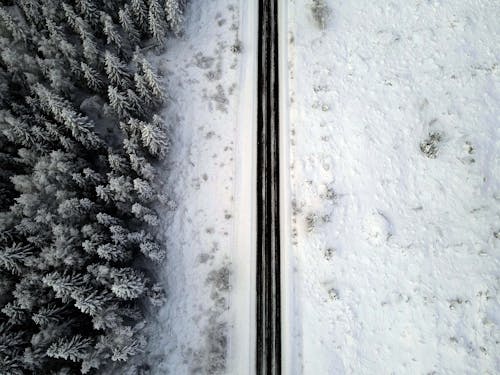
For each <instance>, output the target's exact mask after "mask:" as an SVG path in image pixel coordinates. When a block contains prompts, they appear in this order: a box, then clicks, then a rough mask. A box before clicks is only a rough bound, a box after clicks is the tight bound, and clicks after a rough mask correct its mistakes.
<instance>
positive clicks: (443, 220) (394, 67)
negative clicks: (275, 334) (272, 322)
mask: <svg viewBox="0 0 500 375" xmlns="http://www.w3.org/2000/svg"><path fill="white" fill-rule="evenodd" d="M312 3H313V2H312V1H309V0H295V1H290V2H282V6H283V7H284V8H285V10H284V11H283V12H284V14H285V16H287V20H288V24H287V26H286V30H287V32H288V35H287V39H288V42H287V51H286V53H287V55H288V68H287V71H288V76H287V77H286V80H285V82H282V83H283V84H284V85H288V86H289V96H288V97H286V98H285V101H286V102H287V103H288V106H289V107H288V110H289V113H288V115H289V117H290V123H289V133H288V136H289V139H290V142H291V144H290V154H289V158H290V170H289V171H290V182H291V191H289V192H288V193H287V194H288V199H289V201H288V203H289V205H290V207H291V210H292V212H293V213H292V220H291V225H290V228H289V229H290V232H291V238H290V242H291V244H292V245H291V248H289V249H285V251H291V258H292V260H291V261H290V262H291V266H290V267H289V268H287V271H286V272H287V273H286V275H285V278H287V279H288V280H289V281H290V282H291V285H289V286H287V293H288V295H287V296H286V297H285V298H287V299H288V302H287V305H286V306H290V307H291V308H293V312H292V313H290V312H288V313H287V314H289V317H290V318H289V320H287V321H286V322H285V323H286V327H285V331H286V332H289V333H288V337H287V338H286V340H287V341H291V342H292V344H290V346H289V348H287V352H286V353H285V354H286V358H287V365H286V366H287V368H289V369H290V370H291V371H290V372H289V373H290V374H291V373H297V374H315V375H316V374H498V373H499V372H500V359H499V358H500V357H499V353H500V348H499V341H500V329H499V323H500V306H499V293H500V290H499V280H500V267H499V265H500V246H499V245H500V242H499V241H500V239H499V237H500V235H499V230H500V221H499V214H500V163H499V157H500V137H499V127H498V125H499V120H500V105H499V103H500V76H499V67H498V61H499V58H500V48H499V45H500V44H499V41H500V28H499V26H498V19H499V18H500V3H499V2H496V1H475V0H474V1H473V0H460V1H459V0H454V1H451V0H428V1H427V0H426V1H423V0H411V1H390V0H380V1H376V2H373V1H369V0H355V1H349V0H339V1H337V0H335V1H334V0H328V1H324V2H323V3H324V4H326V5H327V6H328V7H329V13H328V17H327V18H326V20H323V19H322V21H321V25H318V22H317V21H315V16H313V12H312V10H311V4H312ZM316 3H317V2H316ZM285 242H286V241H285Z"/></svg>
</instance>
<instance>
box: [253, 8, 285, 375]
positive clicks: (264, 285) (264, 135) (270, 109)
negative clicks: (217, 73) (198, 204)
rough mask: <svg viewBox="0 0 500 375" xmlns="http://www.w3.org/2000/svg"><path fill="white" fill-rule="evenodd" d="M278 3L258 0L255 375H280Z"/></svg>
mask: <svg viewBox="0 0 500 375" xmlns="http://www.w3.org/2000/svg"><path fill="white" fill-rule="evenodd" d="M277 7H278V1H277V0H259V35H258V38H259V39H258V43H259V44H258V107H257V290H256V292H257V302H256V303H257V306H256V308H257V342H256V344H257V347H256V350H257V353H256V368H257V371H256V373H257V374H258V375H264V374H265V375H277V374H281V327H280V288H279V286H280V223H279V194H278V193H279V150H278V145H279V142H278V129H279V112H278V108H279V107H278V20H277V14H278V13H277V12H278V9H277Z"/></svg>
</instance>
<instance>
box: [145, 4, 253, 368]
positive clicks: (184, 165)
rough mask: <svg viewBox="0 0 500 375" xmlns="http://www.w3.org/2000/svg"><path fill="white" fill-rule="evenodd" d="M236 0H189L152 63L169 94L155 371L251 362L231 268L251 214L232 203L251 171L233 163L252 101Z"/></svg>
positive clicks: (237, 269)
mask: <svg viewBox="0 0 500 375" xmlns="http://www.w3.org/2000/svg"><path fill="white" fill-rule="evenodd" d="M240 4H244V2H240V1H238V0H214V1H211V2H209V3H207V2H205V1H201V0H190V1H188V9H187V10H186V13H185V15H186V21H185V31H184V35H183V36H182V37H181V38H178V39H172V40H169V41H168V42H167V51H168V52H167V54H166V56H167V57H166V58H165V57H159V58H158V60H157V61H156V65H157V66H158V67H159V69H160V70H161V71H162V73H163V76H164V82H165V87H166V89H167V92H168V95H169V100H168V103H167V106H166V109H165V111H164V113H163V115H164V117H165V119H166V122H167V125H168V126H169V127H170V131H169V134H170V135H171V149H170V152H169V156H168V158H167V161H166V162H165V164H164V166H163V170H164V187H163V191H164V193H165V194H166V195H167V196H168V198H169V199H170V200H172V201H173V202H175V207H172V205H169V204H167V205H166V206H165V207H163V208H161V207H160V208H159V210H160V212H159V213H160V217H161V218H162V220H163V223H162V229H163V231H164V234H165V243H166V246H167V250H168V255H167V260H166V263H165V265H164V268H163V269H164V272H163V273H162V272H160V274H159V275H158V276H159V277H160V279H161V280H163V282H164V284H165V287H166V290H167V303H166V305H165V306H164V307H163V308H162V309H161V311H160V313H159V316H158V321H157V322H156V323H155V330H156V334H155V337H154V338H153V339H152V340H151V341H150V343H149V347H148V353H147V354H148V357H149V358H150V362H151V366H152V370H153V373H154V374H162V375H163V374H176V375H177V374H194V373H197V374H198V373H199V374H220V373H226V372H231V371H232V370H230V369H231V368H233V367H235V365H234V363H233V359H232V358H233V357H237V358H238V360H237V363H238V366H244V362H245V361H249V360H250V358H249V355H250V354H249V352H248V350H247V348H246V347H245V343H244V340H245V338H244V337H243V336H245V335H246V334H248V332H249V331H248V329H247V328H246V327H247V325H248V319H250V316H249V314H250V301H249V300H248V298H249V293H248V290H245V289H248V285H249V284H250V281H249V280H246V278H248V277H250V276H249V275H250V270H248V271H246V270H244V269H243V267H241V266H240V262H242V263H244V264H245V266H246V267H247V268H248V265H249V261H248V260H249V257H250V253H248V254H245V253H242V251H244V250H245V247H244V245H245V244H244V243H241V241H242V239H241V238H240V237H239V236H240V235H241V233H252V228H251V221H250V220H249V218H250V217H251V212H241V210H242V209H244V207H243V206H242V204H240V203H239V202H240V201H239V200H240V199H246V197H245V196H243V197H242V194H243V195H244V194H247V190H245V191H244V189H243V188H242V182H243V183H246V182H247V181H251V168H249V166H247V165H242V163H247V162H248V157H251V155H247V157H246V158H245V159H242V152H245V154H246V153H247V152H249V151H251V149H250V150H249V149H248V146H245V145H244V144H243V142H242V138H241V136H242V133H240V128H242V129H241V130H242V131H243V134H244V135H248V134H250V135H251V129H247V127H248V126H249V124H251V122H252V119H251V118H248V119H246V120H245V121H243V122H242V117H241V108H242V106H249V105H251V104H252V103H251V102H249V98H248V97H247V96H245V95H248V90H249V88H248V86H247V85H248V82H249V77H247V75H248V74H250V73H251V67H249V66H248V64H249V61H250V60H251V59H250V57H249V56H250V55H249V54H251V53H252V52H251V49H249V50H248V51H247V50H246V48H247V47H246V46H244V45H243V46H242V47H243V50H242V51H240V50H239V49H240V46H239V43H238V41H239V39H240V38H241V37H242V36H240V35H239V34H240V23H241V22H242V18H243V17H244V14H242V11H245V12H246V11H247V9H246V6H245V7H244V8H243V7H242V8H240V6H241V5H240ZM243 26H244V27H245V25H243ZM243 37H245V38H247V37H246V36H243ZM249 69H250V72H248V70H249ZM250 90H251V89H250ZM242 103H243V104H242ZM245 114H246V115H247V116H248V115H251V108H247V111H246V112H245ZM246 141H247V142H248V144H251V142H252V138H251V137H248V136H247V137H246ZM244 146H245V147H246V148H245V149H244V150H242V149H241V148H242V147H244ZM235 172H236V173H235ZM235 176H236V177H235ZM235 178H236V180H235ZM245 186H246V185H245ZM249 186H250V185H249ZM235 197H237V199H238V201H235ZM246 201H249V199H246ZM249 205H250V203H249ZM169 206H170V207H169ZM242 231H245V232H242ZM237 245H239V246H240V247H239V248H237V247H236V246H237ZM241 289H243V291H242V292H240V290H241ZM235 295H236V296H238V297H237V298H235V297H234V296H235ZM245 298H246V300H245ZM243 306H247V307H248V308H247V309H246V310H245V308H244V307H243ZM240 321H243V324H239V322H240ZM235 337H236V338H237V343H239V345H235V344H234V343H233V341H234V338H235ZM246 340H247V341H249V340H250V339H249V337H246ZM248 346H249V345H248ZM238 373H242V374H244V372H238Z"/></svg>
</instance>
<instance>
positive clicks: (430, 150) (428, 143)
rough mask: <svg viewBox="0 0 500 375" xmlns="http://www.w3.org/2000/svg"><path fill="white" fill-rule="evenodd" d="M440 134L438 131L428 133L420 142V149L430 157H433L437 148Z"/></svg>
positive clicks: (440, 138)
mask: <svg viewBox="0 0 500 375" xmlns="http://www.w3.org/2000/svg"><path fill="white" fill-rule="evenodd" d="M441 140H442V135H441V133H439V132H433V133H430V134H429V137H428V138H427V139H425V140H424V141H423V142H421V143H420V151H422V152H423V154H424V155H425V156H427V157H428V158H430V159H435V158H436V156H437V153H438V150H439V143H440V142H441Z"/></svg>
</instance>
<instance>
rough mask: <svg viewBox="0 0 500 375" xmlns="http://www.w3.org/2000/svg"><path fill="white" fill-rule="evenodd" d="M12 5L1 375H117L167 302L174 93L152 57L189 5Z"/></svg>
mask: <svg viewBox="0 0 500 375" xmlns="http://www.w3.org/2000/svg"><path fill="white" fill-rule="evenodd" d="M1 4H2V6H1V7H0V52H1V53H0V160H1V169H0V197H1V201H0V204H1V206H0V210H1V212H0V246H1V247H0V268H1V273H0V310H1V314H0V373H1V374H27V373H32V374H70V373H79V372H81V373H95V372H100V373H115V371H120V370H118V368H119V366H121V365H122V364H124V363H126V361H127V360H129V359H130V358H131V357H133V356H135V355H136V354H138V353H140V352H142V351H143V349H144V346H145V345H146V341H147V337H146V336H145V335H144V334H143V332H142V331H143V326H144V322H143V320H144V312H145V311H148V309H149V310H151V309H154V308H155V306H159V305H161V304H162V301H163V299H164V290H163V289H162V287H160V286H159V285H158V284H157V283H156V280H155V277H154V276H153V274H152V273H151V272H149V271H148V270H150V269H154V264H155V263H160V262H162V260H163V259H164V256H165V249H164V244H162V243H161V242H159V241H158V229H157V227H158V223H159V219H158V216H157V213H156V211H155V209H154V207H155V206H157V205H158V204H168V203H169V201H168V197H165V196H163V195H161V194H158V191H159V190H158V189H157V183H158V181H157V177H156V176H157V168H156V165H157V164H158V161H159V160H160V159H162V158H163V157H164V156H165V153H166V152H167V151H168V142H169V141H168V134H167V132H166V130H165V124H164V121H163V120H162V118H161V117H160V116H159V109H160V108H161V107H162V104H163V102H164V99H165V98H166V96H167V95H166V93H165V92H164V90H163V87H161V86H160V84H159V77H158V74H157V72H156V70H155V68H153V66H152V65H151V64H150V62H149V61H148V59H147V58H146V54H147V53H148V51H162V49H163V48H164V47H163V45H164V41H165V38H166V36H167V35H175V34H178V33H179V32H180V30H181V26H182V22H183V21H182V19H183V16H182V13H183V6H184V4H183V2H182V1H178V0H166V1H163V0H148V1H145V0H130V1H121V0H105V1H96V0H76V1H72V0H68V1H62V0H20V1H9V0H4V1H2V2H1ZM137 366H139V367H140V366H141V363H140V362H137ZM127 368H128V371H130V370H131V366H128V367H127ZM136 370H137V369H136ZM137 371H139V370H137ZM121 373H123V372H121Z"/></svg>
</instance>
